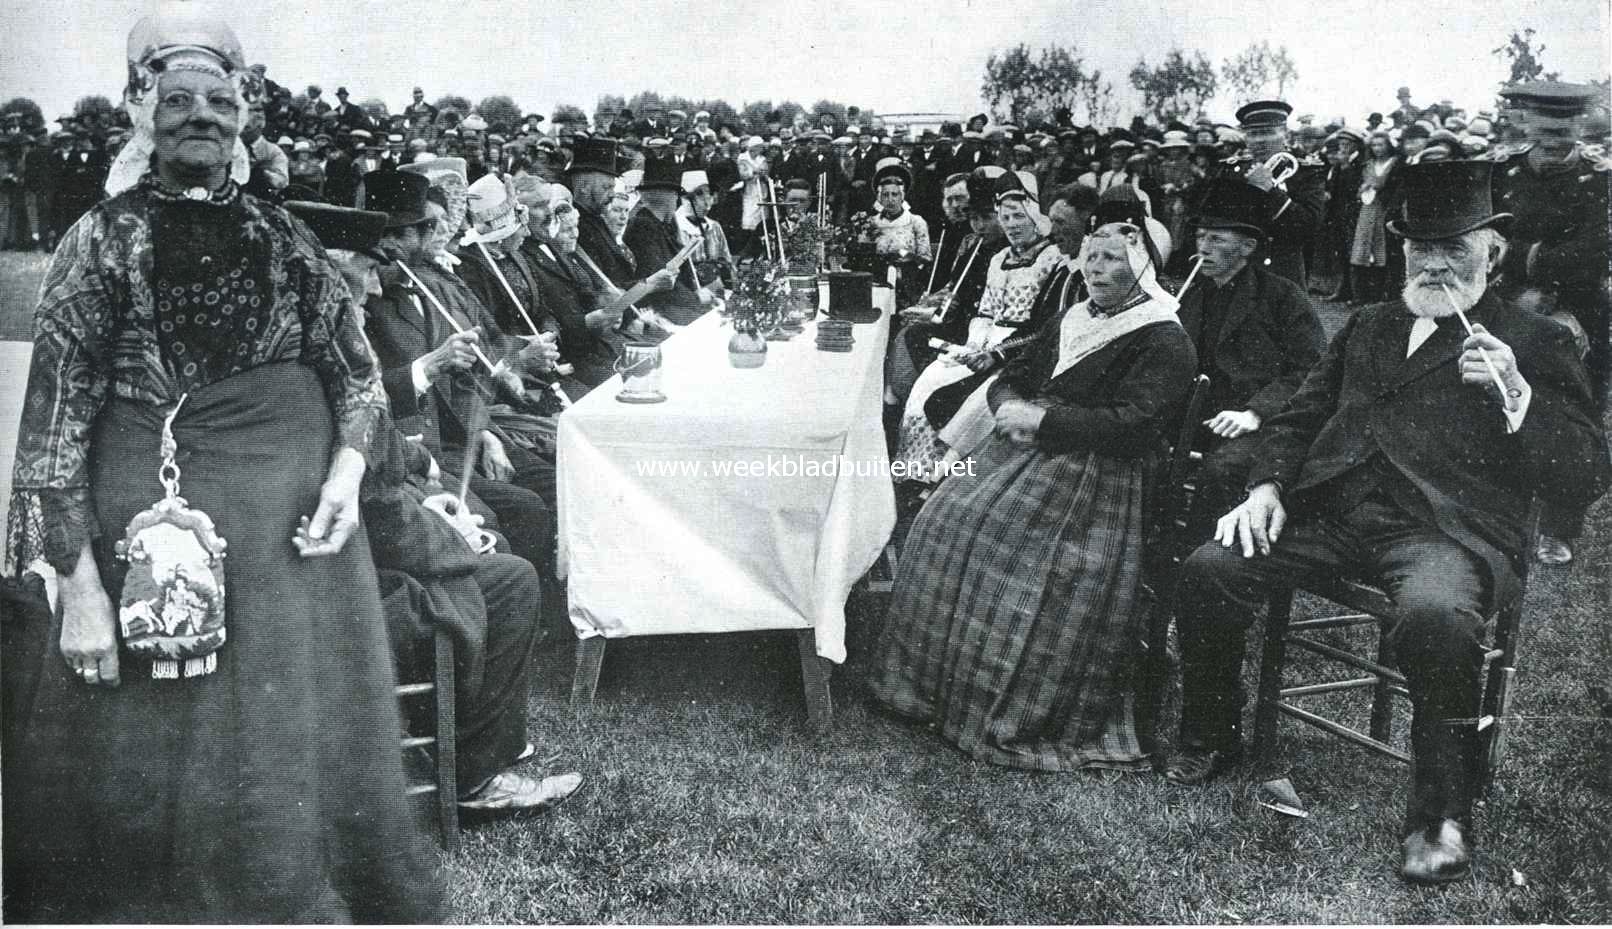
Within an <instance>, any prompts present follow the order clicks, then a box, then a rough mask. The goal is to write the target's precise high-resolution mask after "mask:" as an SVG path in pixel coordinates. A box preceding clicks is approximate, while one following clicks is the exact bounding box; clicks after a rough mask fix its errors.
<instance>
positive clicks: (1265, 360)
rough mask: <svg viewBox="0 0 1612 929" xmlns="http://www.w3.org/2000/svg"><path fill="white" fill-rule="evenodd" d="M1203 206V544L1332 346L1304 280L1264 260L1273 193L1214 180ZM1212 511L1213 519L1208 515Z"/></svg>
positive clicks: (1189, 321) (1188, 313) (1187, 317)
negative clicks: (1301, 284) (1272, 425)
mask: <svg viewBox="0 0 1612 929" xmlns="http://www.w3.org/2000/svg"><path fill="white" fill-rule="evenodd" d="M1207 183H1208V184H1209V185H1210V186H1209V189H1208V190H1206V191H1204V192H1203V196H1202V198H1201V200H1200V202H1199V206H1198V210H1199V212H1198V214H1197V215H1196V216H1193V217H1191V219H1192V223H1193V226H1194V227H1195V228H1196V229H1197V255H1198V267H1197V271H1196V274H1195V277H1194V279H1193V284H1192V286H1191V287H1188V288H1187V289H1186V290H1185V291H1184V292H1183V293H1182V294H1181V296H1180V301H1181V309H1180V318H1181V325H1182V327H1183V328H1185V329H1186V331H1187V335H1189V336H1191V337H1192V340H1193V344H1194V345H1195V346H1196V347H1197V350H1198V373H1200V374H1207V375H1208V376H1209V396H1208V399H1207V402H1206V403H1205V405H1204V411H1205V414H1206V416H1207V418H1206V419H1205V420H1204V423H1203V427H1204V428H1203V430H1202V431H1201V432H1200V435H1199V438H1198V442H1197V445H1198V447H1199V448H1201V449H1203V450H1204V452H1205V454H1204V459H1203V464H1202V469H1203V470H1202V472H1201V480H1200V481H1199V487H1200V488H1201V489H1200V491H1199V493H1198V494H1197V496H1196V497H1195V498H1194V501H1193V502H1194V504H1195V509H1197V510H1198V514H1197V515H1198V516H1199V518H1198V519H1195V520H1192V521H1191V523H1190V524H1189V527H1188V530H1187V535H1188V536H1189V538H1191V539H1192V541H1194V542H1196V541H1198V540H1201V539H1202V538H1203V535H1194V533H1195V532H1197V531H1198V530H1200V529H1204V528H1206V527H1207V525H1208V524H1209V523H1210V522H1212V520H1213V519H1215V518H1217V517H1218V516H1219V515H1220V514H1222V513H1224V512H1226V511H1227V510H1229V509H1230V508H1231V507H1232V506H1235V505H1236V504H1237V502H1238V501H1239V500H1241V499H1242V494H1243V489H1244V482H1245V481H1246V480H1247V478H1248V468H1249V465H1250V463H1251V462H1252V461H1253V458H1254V453H1255V451H1256V450H1257V449H1258V447H1259V443H1260V441H1261V440H1262V439H1264V437H1265V436H1264V433H1263V432H1262V431H1261V427H1262V426H1263V425H1264V424H1265V422H1266V421H1267V420H1269V419H1271V418H1272V417H1274V416H1275V415H1276V414H1277V413H1279V412H1281V409H1282V407H1283V406H1284V405H1285V404H1286V403H1287V400H1288V398H1289V397H1291V396H1292V395H1293V392H1294V391H1295V390H1297V389H1298V387H1299V384H1300V383H1301V382H1302V381H1303V380H1304V376H1305V374H1307V373H1309V370H1310V368H1311V367H1313V366H1314V365H1315V363H1316V361H1318V360H1319V359H1320V357H1321V350H1322V349H1323V348H1324V347H1325V346H1326V339H1325V337H1324V336H1323V335H1322V331H1321V320H1320V319H1319V318H1318V317H1317V316H1316V314H1315V310H1314V308H1312V307H1311V306H1310V300H1309V297H1308V296H1306V295H1305V293H1304V292H1303V291H1302V290H1300V289H1299V288H1298V285H1297V284H1294V283H1293V282H1292V281H1289V280H1288V279H1286V278H1284V277H1280V276H1278V275H1276V274H1273V273H1271V272H1270V271H1269V270H1267V269H1266V268H1265V267H1264V266H1263V265H1261V264H1259V263H1258V262H1257V261H1254V260H1253V258H1254V255H1256V254H1257V253H1258V252H1259V250H1260V246H1261V245H1262V244H1263V243H1264V240H1265V230H1264V228H1263V226H1262V225H1261V223H1263V222H1264V220H1265V208H1264V198H1263V197H1262V196H1260V193H1259V191H1258V190H1256V189H1254V188H1253V187H1251V186H1249V185H1247V184H1244V183H1241V182H1239V181H1237V180H1236V179H1234V178H1221V179H1219V180H1216V181H1210V182H1207ZM1205 517H1207V518H1205Z"/></svg>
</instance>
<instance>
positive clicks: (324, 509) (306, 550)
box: [291, 448, 364, 558]
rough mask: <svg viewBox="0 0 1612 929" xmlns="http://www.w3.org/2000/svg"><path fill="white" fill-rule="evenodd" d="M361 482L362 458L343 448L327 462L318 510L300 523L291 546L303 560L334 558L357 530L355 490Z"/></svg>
mask: <svg viewBox="0 0 1612 929" xmlns="http://www.w3.org/2000/svg"><path fill="white" fill-rule="evenodd" d="M363 480H364V456H363V455H360V454H359V453H358V452H357V450H355V449H351V448H343V449H341V450H340V451H338V452H337V453H336V459H335V460H334V461H332V462H331V463H330V473H329V475H327V476H326V477H325V483H324V485H323V486H322V487H320V488H319V508H318V509H317V510H315V511H314V514H313V519H309V518H308V517H306V516H304V517H302V519H301V520H300V521H299V524H298V526H297V532H296V534H295V535H293V536H292V537H291V544H292V545H295V546H296V547H297V552H298V554H300V555H302V557H304V558H320V557H323V556H325V555H334V554H336V553H337V552H339V551H341V550H342V547H343V546H345V545H346V544H347V539H348V537H350V536H351V535H352V534H353V530H354V529H356V528H358V488H359V485H360V484H362V483H363Z"/></svg>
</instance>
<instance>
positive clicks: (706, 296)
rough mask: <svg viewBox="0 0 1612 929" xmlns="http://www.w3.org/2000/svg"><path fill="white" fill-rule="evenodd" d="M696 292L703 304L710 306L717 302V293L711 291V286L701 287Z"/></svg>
mask: <svg viewBox="0 0 1612 929" xmlns="http://www.w3.org/2000/svg"><path fill="white" fill-rule="evenodd" d="M696 293H697V294H698V296H699V298H700V305H701V306H710V305H711V304H713V303H715V302H716V294H713V293H711V288H709V287H701V288H700V289H699V290H698V291H697V292H696Z"/></svg>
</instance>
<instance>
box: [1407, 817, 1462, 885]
mask: <svg viewBox="0 0 1612 929" xmlns="http://www.w3.org/2000/svg"><path fill="white" fill-rule="evenodd" d="M1471 872H1472V856H1471V854H1470V853H1469V852H1468V851H1467V846H1466V836H1465V835H1464V834H1462V831H1461V824H1460V823H1458V822H1456V821H1455V820H1453V819H1446V820H1442V821H1440V822H1439V823H1438V824H1437V825H1435V826H1429V827H1427V828H1426V829H1421V830H1418V831H1416V832H1413V833H1411V835H1410V836H1409V837H1408V838H1406V839H1405V863H1404V864H1402V865H1400V868H1399V876H1400V877H1402V878H1404V879H1405V880H1407V881H1410V882H1411V883H1413V884H1448V883H1450V882H1451V881H1458V880H1460V879H1461V878H1463V877H1466V876H1467V875H1468V874H1470V873H1471Z"/></svg>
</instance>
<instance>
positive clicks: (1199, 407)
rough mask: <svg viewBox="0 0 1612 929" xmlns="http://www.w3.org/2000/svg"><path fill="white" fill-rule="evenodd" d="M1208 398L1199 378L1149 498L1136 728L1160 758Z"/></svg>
mask: <svg viewBox="0 0 1612 929" xmlns="http://www.w3.org/2000/svg"><path fill="white" fill-rule="evenodd" d="M1208 399H1209V375H1207V374H1200V375H1198V379H1197V380H1196V381H1195V382H1194V383H1193V385H1192V395H1191V396H1190V397H1189V398H1188V400H1187V407H1186V412H1185V414H1184V417H1183V419H1182V420H1181V429H1180V431H1179V432H1178V433H1177V435H1176V439H1175V443H1174V444H1173V445H1172V446H1171V447H1170V454H1169V457H1168V458H1167V459H1166V461H1165V467H1164V473H1163V476H1162V477H1161V478H1160V479H1158V480H1156V481H1154V482H1153V486H1152V487H1151V488H1150V491H1151V492H1150V493H1149V494H1148V495H1147V496H1148V497H1149V504H1148V509H1149V516H1148V521H1147V526H1148V528H1147V542H1146V550H1145V552H1144V554H1143V559H1144V568H1143V578H1144V583H1145V584H1146V585H1147V587H1148V589H1149V590H1150V591H1151V594H1152V597H1153V604H1152V608H1151V609H1150V610H1149V611H1148V618H1147V629H1146V631H1145V632H1144V634H1143V639H1142V641H1141V646H1140V658H1139V660H1138V662H1137V669H1138V670H1137V685H1136V727H1137V733H1138V735H1139V736H1140V738H1141V741H1142V746H1143V748H1145V749H1147V750H1149V751H1150V752H1153V753H1155V754H1156V750H1157V747H1158V740H1157V734H1156V732H1155V730H1156V729H1157V726H1158V715H1159V709H1160V707H1161V706H1162V704H1163V702H1164V687H1165V684H1166V683H1168V681H1169V679H1170V661H1169V656H1168V654H1167V650H1166V645H1167V644H1168V641H1169V634H1170V617H1171V615H1172V606H1173V604H1172V601H1173V599H1174V596H1175V581H1176V578H1177V576H1178V575H1179V574H1180V569H1181V562H1182V561H1184V560H1185V559H1186V557H1187V555H1189V554H1191V549H1192V547H1193V546H1194V545H1195V544H1196V543H1195V542H1193V541H1192V540H1190V539H1183V538H1182V535H1183V533H1184V532H1185V531H1186V529H1187V518H1188V515H1189V514H1190V513H1191V512H1192V500H1193V498H1194V497H1195V496H1196V495H1197V492H1198V485H1197V475H1196V473H1195V472H1196V468H1195V465H1196V464H1197V463H1198V462H1201V461H1202V460H1203V453H1202V452H1200V451H1196V450H1194V449H1193V447H1192V446H1193V441H1194V440H1195V439H1196V438H1197V435H1198V430H1199V428H1200V425H1201V423H1200V421H1201V420H1202V418H1203V405H1204V403H1206V402H1207V401H1208Z"/></svg>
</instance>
